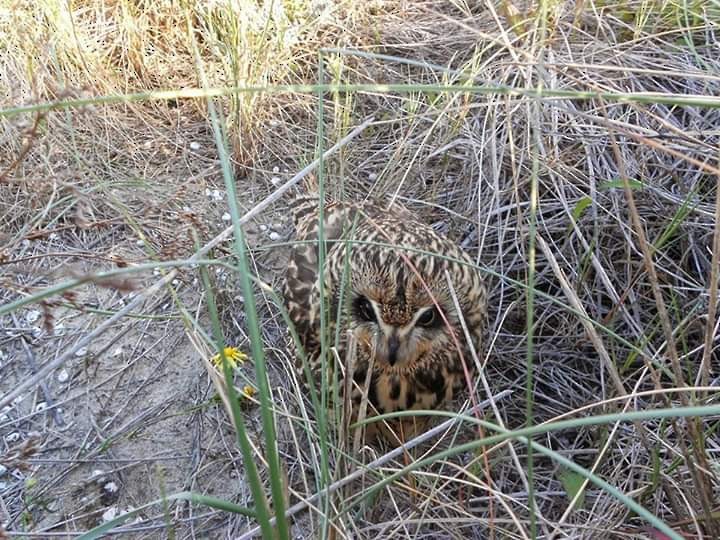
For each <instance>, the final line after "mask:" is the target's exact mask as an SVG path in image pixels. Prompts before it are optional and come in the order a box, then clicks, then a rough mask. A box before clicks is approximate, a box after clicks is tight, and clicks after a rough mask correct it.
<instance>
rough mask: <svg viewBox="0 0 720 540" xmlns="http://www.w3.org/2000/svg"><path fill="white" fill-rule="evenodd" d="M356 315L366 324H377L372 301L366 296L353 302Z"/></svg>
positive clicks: (359, 297)
mask: <svg viewBox="0 0 720 540" xmlns="http://www.w3.org/2000/svg"><path fill="white" fill-rule="evenodd" d="M353 311H354V312H355V315H356V316H357V317H358V318H360V319H362V320H363V321H366V322H375V310H374V309H373V307H372V304H371V303H370V300H368V299H367V298H365V297H364V296H358V297H357V298H356V299H355V300H354V302H353Z"/></svg>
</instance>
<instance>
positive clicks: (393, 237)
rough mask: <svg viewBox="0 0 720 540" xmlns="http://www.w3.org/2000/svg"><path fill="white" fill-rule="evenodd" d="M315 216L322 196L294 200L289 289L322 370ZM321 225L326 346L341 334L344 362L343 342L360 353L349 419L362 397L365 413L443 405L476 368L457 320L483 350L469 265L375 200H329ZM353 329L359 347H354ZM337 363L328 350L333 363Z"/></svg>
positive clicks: (481, 314) (479, 292) (293, 314)
mask: <svg viewBox="0 0 720 540" xmlns="http://www.w3.org/2000/svg"><path fill="white" fill-rule="evenodd" d="M318 215H319V198H317V197H312V196H304V197H300V198H299V199H298V200H297V201H296V206H295V208H294V218H295V228H296V240H297V241H298V243H297V244H296V245H295V246H294V248H293V251H292V253H291V256H290V261H289V266H288V270H287V276H286V281H285V290H284V294H285V301H286V307H287V309H288V312H289V315H290V318H291V319H292V321H293V323H294V325H295V328H296V330H297V332H298V335H299V338H300V341H301V343H302V345H303V348H304V350H305V352H306V355H307V359H308V362H309V364H310V367H311V369H312V370H315V372H316V373H317V370H318V369H319V367H320V361H319V356H320V342H321V339H320V305H321V299H320V293H321V290H320V284H319V275H318V243H317V239H318V232H319V231H318V229H319V227H318V224H319V220H318ZM323 223H324V227H323V229H324V238H325V239H326V244H325V245H326V258H325V264H324V269H323V272H322V277H323V278H324V284H323V289H324V290H323V291H322V293H323V296H324V297H325V298H326V304H325V305H326V306H327V307H328V309H327V310H326V313H327V315H326V317H327V319H326V320H327V325H326V335H327V336H328V337H327V343H328V344H329V345H330V346H332V345H333V344H334V343H335V336H336V335H339V336H340V344H339V351H338V352H339V358H340V360H341V362H345V359H346V354H347V352H348V351H347V350H346V349H347V344H348V343H352V342H353V341H354V342H355V343H356V344H357V345H356V350H355V351H354V352H355V354H352V355H349V356H347V358H351V359H354V361H353V365H352V366H349V367H350V368H351V372H352V373H353V375H352V377H353V381H354V383H355V384H353V385H352V386H353V390H352V393H351V400H352V404H353V409H354V411H353V414H352V415H351V416H353V417H354V416H355V413H356V412H357V411H356V410H355V409H356V408H357V407H358V405H359V404H360V402H361V397H362V395H363V392H365V391H367V396H368V402H367V403H368V406H367V415H368V416H373V415H374V414H376V413H377V414H382V413H388V412H395V411H399V410H408V409H436V408H439V407H441V406H442V405H443V404H445V403H446V402H447V401H448V400H450V399H451V398H452V397H453V395H454V394H455V392H456V391H457V390H458V389H460V388H462V387H465V386H466V378H465V369H464V367H463V364H465V366H466V367H467V369H468V370H469V371H470V372H472V369H473V366H474V362H473V359H472V356H471V355H470V354H469V349H468V345H467V340H466V338H465V332H464V330H463V328H462V323H461V317H462V320H464V322H465V324H466V325H467V329H468V332H469V335H470V337H471V339H472V341H473V344H474V346H475V348H476V350H479V347H480V342H481V335H482V330H483V322H484V319H485V311H486V304H485V302H486V294H485V287H484V285H483V280H482V278H481V276H480V273H479V272H478V270H477V268H476V267H475V265H474V264H473V261H472V260H471V259H470V257H469V256H468V255H467V254H466V253H465V252H464V251H463V250H462V249H460V248H459V247H458V246H457V245H455V244H454V243H452V242H451V241H449V240H447V239H445V238H442V237H441V236H439V235H438V234H437V233H436V232H435V231H434V230H433V228H432V227H430V226H429V225H427V224H425V223H422V222H421V221H420V219H419V218H418V217H417V216H415V215H414V214H412V213H411V212H410V211H408V210H407V209H405V208H403V207H400V206H399V205H393V206H392V207H390V208H389V209H388V208H386V205H381V204H379V203H345V202H328V203H326V204H325V206H324V219H323ZM446 271H447V272H446ZM448 276H449V279H450V283H451V285H449V284H448ZM451 286H452V290H454V291H455V293H456V295H457V299H458V304H459V306H460V311H461V314H459V313H458V312H457V310H456V309H455V303H454V301H453V298H452V292H451ZM338 315H339V316H338ZM337 321H339V323H340V330H341V331H340V332H339V333H338V334H336V330H337V327H336V322H337ZM347 330H350V331H351V333H352V335H353V336H354V338H355V339H354V340H348V338H347V334H348V332H347ZM332 356H333V355H331V354H330V353H328V355H327V359H328V364H327V365H330V363H331V362H332ZM300 365H301V364H300ZM298 367H299V366H298ZM368 370H371V371H370V372H368ZM340 372H343V370H342V369H341V370H340ZM316 380H319V376H316ZM367 381H369V385H368V387H367V389H365V383H366V382H367ZM405 436H407V433H406V434H405Z"/></svg>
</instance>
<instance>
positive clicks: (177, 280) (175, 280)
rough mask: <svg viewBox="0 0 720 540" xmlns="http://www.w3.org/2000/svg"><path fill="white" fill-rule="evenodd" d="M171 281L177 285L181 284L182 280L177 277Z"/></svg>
mask: <svg viewBox="0 0 720 540" xmlns="http://www.w3.org/2000/svg"><path fill="white" fill-rule="evenodd" d="M171 283H172V284H173V286H175V287H177V286H178V285H180V280H179V279H177V278H175V279H173V280H172V282H171Z"/></svg>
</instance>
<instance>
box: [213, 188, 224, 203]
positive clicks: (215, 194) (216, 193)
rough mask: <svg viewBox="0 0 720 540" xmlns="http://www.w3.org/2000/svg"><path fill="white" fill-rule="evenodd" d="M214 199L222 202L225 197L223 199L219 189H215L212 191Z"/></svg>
mask: <svg viewBox="0 0 720 540" xmlns="http://www.w3.org/2000/svg"><path fill="white" fill-rule="evenodd" d="M212 198H213V199H215V200H216V201H222V200H223V198H224V197H223V195H222V193H220V190H219V189H213V190H212Z"/></svg>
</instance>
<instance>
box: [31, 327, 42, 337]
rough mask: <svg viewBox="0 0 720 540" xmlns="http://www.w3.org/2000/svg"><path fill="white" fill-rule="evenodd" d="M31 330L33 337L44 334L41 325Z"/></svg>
mask: <svg viewBox="0 0 720 540" xmlns="http://www.w3.org/2000/svg"><path fill="white" fill-rule="evenodd" d="M30 332H32V335H33V337H36V338H37V337H40V336H41V335H42V328H40V327H39V326H33V327H32V330H30Z"/></svg>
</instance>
